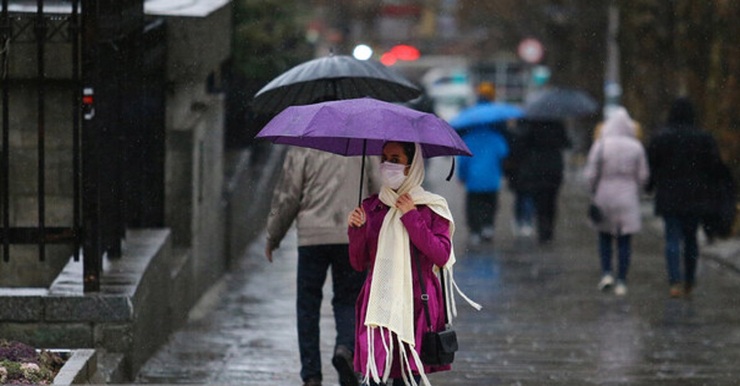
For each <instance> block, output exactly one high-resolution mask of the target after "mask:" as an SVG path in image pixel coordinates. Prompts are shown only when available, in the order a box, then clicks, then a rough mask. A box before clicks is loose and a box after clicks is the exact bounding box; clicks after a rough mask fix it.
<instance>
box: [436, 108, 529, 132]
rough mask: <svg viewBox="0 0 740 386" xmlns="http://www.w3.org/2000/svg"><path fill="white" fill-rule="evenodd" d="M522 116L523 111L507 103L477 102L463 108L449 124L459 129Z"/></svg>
mask: <svg viewBox="0 0 740 386" xmlns="http://www.w3.org/2000/svg"><path fill="white" fill-rule="evenodd" d="M523 116H524V112H523V111H522V109H520V108H519V107H517V106H514V105H510V104H508V103H479V104H477V105H474V106H471V107H469V108H467V109H465V110H463V111H462V112H461V113H460V114H458V115H457V116H456V117H455V118H453V119H452V120H451V121H450V126H452V127H453V128H455V129H456V130H460V129H465V128H470V127H474V126H481V125H490V124H492V123H497V122H504V121H508V120H510V119H516V118H521V117H523Z"/></svg>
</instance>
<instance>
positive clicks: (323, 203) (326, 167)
mask: <svg viewBox="0 0 740 386" xmlns="http://www.w3.org/2000/svg"><path fill="white" fill-rule="evenodd" d="M378 163H379V161H378V159H377V157H367V160H366V162H365V182H364V184H363V195H362V197H363V199H364V198H365V197H367V196H369V194H370V193H377V191H378V190H379V189H380V178H379V174H378V173H379V171H378V170H379V167H378ZM361 165H362V157H343V156H340V155H336V154H332V153H328V152H324V151H319V150H313V149H308V148H302V147H294V146H291V147H290V148H289V149H288V151H287V154H286V155H285V161H284V162H283V171H282V175H281V177H280V180H279V181H278V184H277V186H276V188H275V192H274V193H273V196H272V204H271V207H270V214H269V216H268V218H267V244H268V246H269V247H270V249H276V248H278V247H279V246H280V241H282V239H283V237H284V236H285V234H286V233H287V232H288V229H290V226H291V225H292V224H293V221H294V220H295V221H296V225H297V228H298V245H299V246H307V245H320V244H348V243H349V240H348V238H347V216H348V215H349V213H350V211H352V209H354V208H355V207H356V206H357V205H358V199H359V193H360V191H359V184H360V171H361V170H360V169H361V168H362V166H361Z"/></svg>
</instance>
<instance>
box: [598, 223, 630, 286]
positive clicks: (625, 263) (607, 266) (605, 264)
mask: <svg viewBox="0 0 740 386" xmlns="http://www.w3.org/2000/svg"><path fill="white" fill-rule="evenodd" d="M614 239H617V261H618V263H617V266H618V267H619V272H618V274H617V280H619V281H622V282H626V281H627V271H628V270H629V267H630V257H631V254H632V248H631V243H630V239H631V237H630V235H621V236H612V235H611V234H609V233H604V232H599V252H600V255H601V271H602V272H603V273H605V274H606V273H611V272H612V244H613V243H614Z"/></svg>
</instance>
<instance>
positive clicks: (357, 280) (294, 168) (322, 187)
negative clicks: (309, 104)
mask: <svg viewBox="0 0 740 386" xmlns="http://www.w3.org/2000/svg"><path fill="white" fill-rule="evenodd" d="M366 165H367V166H366V168H367V169H368V170H367V172H366V173H365V175H366V176H367V181H366V183H365V184H363V186H364V187H365V190H366V191H365V195H366V196H367V195H368V193H370V192H375V191H377V189H378V186H379V181H378V178H377V169H376V166H375V164H374V163H373V162H368V163H367V164H366ZM360 168H361V160H360V159H359V158H350V157H342V156H339V155H336V154H332V153H328V152H323V151H319V150H313V149H308V148H302V147H290V148H289V149H288V151H287V154H286V157H285V161H284V164H283V170H282V175H281V177H280V180H279V182H278V185H277V187H276V189H275V193H274V195H273V198H272V204H271V208H270V214H269V217H268V220H267V245H266V249H265V255H266V256H267V259H268V260H269V261H270V262H271V261H272V251H273V250H275V249H276V248H278V247H279V246H280V241H281V240H282V239H283V237H284V236H285V234H286V233H287V231H288V229H289V228H290V226H291V225H292V223H293V222H294V221H296V224H297V230H298V273H297V299H296V313H297V318H298V320H297V325H298V348H299V353H300V359H301V369H300V375H301V379H302V380H303V382H304V385H305V386H319V385H321V381H322V378H323V377H322V373H321V352H320V350H319V319H320V311H321V302H322V296H323V292H322V288H323V286H324V282H325V281H326V276H327V271H328V270H329V269H331V275H332V284H333V299H332V308H333V311H334V322H335V328H336V333H337V335H336V342H335V348H334V353H333V356H332V364H333V365H334V367H335V368H336V369H337V371H338V373H339V379H340V382H341V384H342V386H356V385H357V384H358V381H357V377H356V376H355V373H354V370H353V366H352V362H353V355H354V347H355V342H354V337H355V336H354V331H355V301H356V300H357V295H358V293H359V290H360V287H361V286H362V282H363V281H364V278H365V273H364V272H361V271H356V270H353V269H352V267H351V266H350V263H349V254H348V242H349V241H348V238H347V228H346V224H345V218H346V213H347V212H348V211H349V210H351V209H352V207H354V206H355V204H356V200H357V190H356V189H357V186H356V185H355V184H348V183H346V181H348V180H350V179H351V180H352V181H354V180H355V178H356V176H357V173H358V172H359V170H360Z"/></svg>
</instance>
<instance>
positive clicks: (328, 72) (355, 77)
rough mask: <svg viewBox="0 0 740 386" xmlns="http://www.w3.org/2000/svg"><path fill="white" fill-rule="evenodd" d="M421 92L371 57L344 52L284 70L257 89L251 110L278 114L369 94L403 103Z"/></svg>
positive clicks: (387, 100)
mask: <svg viewBox="0 0 740 386" xmlns="http://www.w3.org/2000/svg"><path fill="white" fill-rule="evenodd" d="M419 95H421V91H420V90H419V89H418V88H417V87H416V86H414V85H413V84H412V83H411V82H409V81H408V80H406V79H405V78H404V77H402V76H401V75H399V74H397V73H395V72H394V71H393V70H391V69H389V68H387V67H386V66H384V65H383V64H381V63H380V62H378V61H375V60H358V59H355V58H353V57H351V56H346V55H330V56H327V57H323V58H318V59H313V60H310V61H308V62H305V63H303V64H299V65H298V66H296V67H293V68H292V69H290V70H288V71H286V72H284V73H283V74H282V75H280V76H278V77H277V78H275V79H273V80H272V81H271V82H270V83H268V84H267V85H266V86H265V87H263V88H262V89H261V90H260V91H258V92H257V94H255V96H254V100H253V101H252V107H253V109H254V111H256V112H260V113H278V112H280V111H282V110H283V109H285V108H286V107H288V106H294V105H306V104H310V103H315V102H317V101H324V100H342V99H354V98H362V97H371V98H375V99H379V100H382V101H386V102H405V101H408V100H411V99H414V98H416V97H418V96H419Z"/></svg>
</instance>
